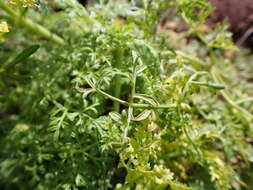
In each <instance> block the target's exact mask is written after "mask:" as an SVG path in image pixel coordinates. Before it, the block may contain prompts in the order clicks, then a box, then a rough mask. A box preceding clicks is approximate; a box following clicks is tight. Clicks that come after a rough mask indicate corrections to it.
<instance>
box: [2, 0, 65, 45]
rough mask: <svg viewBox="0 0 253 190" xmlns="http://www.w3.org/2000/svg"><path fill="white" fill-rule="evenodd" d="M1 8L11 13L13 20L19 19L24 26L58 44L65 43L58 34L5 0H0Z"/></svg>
mask: <svg viewBox="0 0 253 190" xmlns="http://www.w3.org/2000/svg"><path fill="white" fill-rule="evenodd" d="M0 9H3V10H4V11H5V12H6V13H7V14H8V15H9V18H10V19H11V20H12V21H13V22H16V21H19V23H20V24H21V25H22V26H24V27H26V28H28V29H30V30H32V31H33V32H35V33H36V34H38V35H40V36H43V37H44V38H46V39H48V40H51V41H53V42H55V43H57V44H60V45H64V44H65V42H64V40H63V39H62V38H61V37H59V36H58V35H56V34H53V33H52V32H50V31H49V30H48V29H46V28H45V27H43V26H41V25H39V24H37V23H35V22H33V21H32V20H31V19H29V18H25V17H24V16H22V15H21V14H20V12H19V11H17V10H13V9H12V8H10V7H9V6H8V5H7V4H6V3H5V2H4V1H3V0H0Z"/></svg>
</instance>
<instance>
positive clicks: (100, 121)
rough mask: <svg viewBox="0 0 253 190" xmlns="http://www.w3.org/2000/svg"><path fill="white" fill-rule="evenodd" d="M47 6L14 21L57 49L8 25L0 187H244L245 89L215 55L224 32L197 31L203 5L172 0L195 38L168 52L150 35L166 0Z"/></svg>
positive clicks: (165, 43) (247, 148)
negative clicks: (32, 22)
mask: <svg viewBox="0 0 253 190" xmlns="http://www.w3.org/2000/svg"><path fill="white" fill-rule="evenodd" d="M53 2H54V3H55V5H56V6H58V7H60V8H61V9H62V10H61V11H60V12H58V13H52V12H49V11H52V10H51V9H50V8H49V6H48V5H47V4H46V3H45V4H43V6H44V9H43V10H38V11H37V12H35V11H34V10H32V9H30V10H28V11H27V12H24V15H23V16H24V17H31V15H33V17H34V18H35V19H36V20H38V21H39V22H40V23H41V24H43V25H45V27H48V28H49V29H50V30H52V31H54V32H57V34H59V35H61V36H62V37H63V38H64V40H65V43H64V44H66V45H65V46H59V45H56V44H53V43H52V42H49V41H45V40H41V39H40V38H38V37H37V36H34V35H31V32H30V31H29V30H20V29H19V28H18V30H16V33H15V27H13V30H14V31H13V32H12V31H11V32H10V34H9V35H10V36H9V38H10V41H15V40H17V39H18V41H17V42H18V44H19V43H20V45H16V46H17V47H16V48H15V49H16V50H18V51H20V52H21V53H19V54H18V53H17V52H14V50H11V52H10V50H9V49H8V47H9V46H11V45H10V44H11V43H8V40H7V41H6V44H4V48H6V49H4V54H3V53H0V55H1V61H2V62H3V64H2V65H1V67H0V74H1V75H0V77H1V80H0V91H1V94H0V95H1V96H0V98H1V100H3V101H1V103H0V105H1V107H3V108H4V109H3V110H1V111H0V115H3V116H0V117H1V121H0V124H1V125H2V126H5V128H3V130H2V131H3V133H4V136H3V138H2V139H1V141H0V143H1V144H0V145H1V147H2V149H1V151H0V152H1V155H3V156H2V157H1V163H0V166H1V167H0V168H1V169H0V177H1V179H2V181H1V182H0V186H3V187H4V188H6V189H8V188H9V189H10V188H11V189H15V188H16V189H39V190H40V189H41V190H44V189H64V190H70V189H91V190H92V189H122V190H132V189H137V190H142V189H144V190H145V189H147V190H153V189H158V190H165V189H171V190H202V189H205V190H230V189H233V190H250V186H248V187H247V185H248V184H249V185H250V180H247V177H248V178H250V177H251V178H253V177H252V176H253V174H252V171H251V169H252V162H253V157H252V155H253V154H252V152H253V148H252V145H251V144H250V143H248V142H247V141H246V140H245V139H247V138H248V137H250V136H252V134H253V130H252V129H253V128H252V118H253V116H252V112H253V110H252V107H253V106H252V102H251V101H247V100H248V99H250V97H249V95H250V93H252V91H251V90H250V89H252V84H251V83H248V82H247V81H246V80H243V79H242V78H239V77H238V73H237V67H239V66H240V67H242V65H239V66H238V65H236V64H231V62H230V61H229V60H226V59H225V58H224V55H223V54H224V50H225V49H231V48H232V47H233V46H232V43H231V41H230V37H231V36H230V34H229V33H227V32H226V30H225V28H224V27H218V28H217V29H216V30H213V31H209V32H202V31H201V27H202V25H203V24H204V21H205V19H206V18H207V16H208V14H209V13H210V11H211V7H210V4H208V3H207V2H206V1H204V0H194V1H190V0H178V1H175V2H173V3H172V4H173V5H174V6H176V8H177V9H178V13H179V14H180V15H181V16H182V17H183V19H184V20H185V21H187V23H188V24H189V31H187V32H188V33H187V34H186V37H187V35H192V34H194V35H195V37H196V38H195V39H193V40H191V41H189V42H188V44H187V46H183V45H182V46H181V45H178V44H181V41H177V42H176V43H177V48H175V47H173V43H171V42H172V41H173V40H174V38H173V36H170V35H168V36H166V34H157V33H155V31H156V27H157V24H158V23H159V22H160V15H161V13H162V12H163V11H165V10H166V9H167V6H168V5H171V2H168V1H166V0H157V1H145V0H143V1H131V2H128V1H123V0H122V1H119V2H115V1H108V2H107V1H106V2H104V3H103V2H102V1H101V3H94V5H93V6H92V7H89V8H84V7H83V6H81V5H80V4H79V3H78V2H77V1H71V0H55V1H53ZM49 13H50V14H49ZM197 13H198V14H197ZM28 28H29V27H28ZM169 32H170V31H168V34H170V33H169ZM164 35H165V36H164ZM177 35H178V34H177ZM184 35H185V34H184ZM42 36H43V35H42ZM24 37H25V38H24ZM177 39H180V38H177ZM51 40H52V39H51ZM182 40H184V39H182ZM34 41H36V42H40V44H41V45H40V46H38V45H34V44H33V42H34ZM52 41H53V42H54V40H52ZM32 44H33V45H32ZM60 44H61V43H60ZM182 44H183V43H182ZM24 46H26V47H27V48H24ZM16 50H15V51H16ZM21 50H22V51H21ZM32 54H33V55H32ZM10 56H12V58H11V59H9V57H10ZM238 79H239V80H238ZM235 100H238V101H235ZM245 100H246V101H245ZM240 159H241V160H243V161H242V162H241V163H240ZM246 184H247V185H246Z"/></svg>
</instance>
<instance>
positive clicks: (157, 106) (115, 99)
mask: <svg viewBox="0 0 253 190" xmlns="http://www.w3.org/2000/svg"><path fill="white" fill-rule="evenodd" d="M86 82H87V83H88V84H89V85H90V87H91V88H93V89H94V90H95V91H96V92H97V93H99V94H101V95H103V96H105V97H107V98H109V99H111V100H112V101H115V102H118V103H119V104H122V105H125V106H128V107H133V108H142V109H174V108H176V107H177V106H178V105H177V104H165V105H156V106H153V105H151V104H136V103H131V102H130V103H129V102H127V101H124V100H121V99H119V98H116V97H114V96H112V95H110V94H107V93H106V92H104V91H102V90H100V89H99V88H97V87H96V86H95V84H93V83H92V82H91V81H90V80H89V79H88V78H86ZM181 106H182V108H183V109H188V107H189V106H188V105H187V104H181Z"/></svg>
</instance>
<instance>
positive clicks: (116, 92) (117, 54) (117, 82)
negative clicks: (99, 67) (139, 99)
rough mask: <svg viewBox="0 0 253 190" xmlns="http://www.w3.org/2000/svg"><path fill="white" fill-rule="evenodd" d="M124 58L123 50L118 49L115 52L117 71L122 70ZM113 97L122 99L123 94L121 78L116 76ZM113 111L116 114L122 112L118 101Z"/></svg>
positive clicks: (115, 102)
mask: <svg viewBox="0 0 253 190" xmlns="http://www.w3.org/2000/svg"><path fill="white" fill-rule="evenodd" d="M123 58H124V51H123V50H122V49H117V50H116V51H115V64H114V67H115V68H117V69H120V68H121V65H122V64H123ZM113 82H114V84H113V96H114V97H116V98H120V94H121V87H122V84H121V76H120V75H116V76H115V78H114V80H113ZM113 110H114V111H116V112H119V110H120V103H119V102H118V101H114V102H113Z"/></svg>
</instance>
